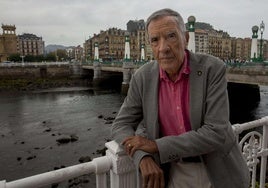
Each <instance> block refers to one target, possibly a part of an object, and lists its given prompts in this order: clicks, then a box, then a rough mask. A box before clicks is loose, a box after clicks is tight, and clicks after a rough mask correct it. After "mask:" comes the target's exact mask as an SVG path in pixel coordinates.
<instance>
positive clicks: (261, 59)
mask: <svg viewBox="0 0 268 188" xmlns="http://www.w3.org/2000/svg"><path fill="white" fill-rule="evenodd" d="M264 29H265V25H264V23H263V21H262V22H261V24H260V31H261V44H260V61H263V52H262V47H263V46H262V45H263V44H262V43H263V41H262V35H263V31H264Z"/></svg>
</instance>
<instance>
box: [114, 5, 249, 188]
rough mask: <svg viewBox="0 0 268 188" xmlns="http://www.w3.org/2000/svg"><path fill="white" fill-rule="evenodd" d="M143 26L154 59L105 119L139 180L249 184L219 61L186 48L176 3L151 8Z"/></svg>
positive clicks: (218, 186) (198, 185)
mask: <svg viewBox="0 0 268 188" xmlns="http://www.w3.org/2000/svg"><path fill="white" fill-rule="evenodd" d="M146 31H147V32H148V37H149V42H150V45H151V47H152V50H153V53H154V57H155V59H156V62H153V63H148V64H146V65H144V66H143V67H141V68H140V69H139V70H137V71H136V72H135V74H134V75H133V77H132V79H131V83H130V87H129V91H128V94H127V96H126V98H125V101H124V103H123V105H122V107H121V109H120V111H119V113H118V115H117V117H116V119H115V121H114V123H113V125H112V136H113V138H114V139H115V140H116V141H117V142H119V143H121V144H122V145H123V146H124V147H125V150H126V152H127V153H128V154H129V155H130V156H131V157H132V158H133V160H134V162H135V164H136V165H137V167H138V168H139V170H140V172H141V175H142V182H143V187H150V188H158V187H169V188H178V187H181V188H203V187H204V188H209V187H214V188H227V187H228V188H247V187H249V171H248V168H247V166H246V163H245V160H244V158H243V157H242V154H241V152H240V150H239V148H238V145H237V143H236V139H235V136H234V133H233V131H232V127H231V125H230V122H229V102H228V94H227V82H226V79H225V66H224V63H223V62H222V61H220V60H219V59H217V58H215V57H212V56H209V55H204V54H194V53H191V52H189V51H188V50H187V49H186V47H187V41H188V34H187V32H186V29H185V24H184V21H183V19H182V17H181V16H180V14H179V13H177V12H176V11H173V10H171V9H162V10H159V11H156V12H154V13H153V14H152V15H151V16H150V17H149V18H148V20H147V23H146ZM167 164H169V167H168V168H162V166H163V165H165V166H167ZM164 174H169V176H168V177H167V178H166V179H165V178H164Z"/></svg>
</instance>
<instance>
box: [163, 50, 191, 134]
mask: <svg viewBox="0 0 268 188" xmlns="http://www.w3.org/2000/svg"><path fill="white" fill-rule="evenodd" d="M188 55H189V53H188V52H187V51H186V52H185V56H184V57H185V58H184V62H183V65H182V66H183V67H182V68H181V70H180V72H179V74H178V77H177V79H176V80H175V82H173V81H171V80H170V79H169V78H168V76H167V74H166V72H165V71H164V70H162V69H161V68H160V71H159V73H160V81H159V91H158V92H159V99H158V100H159V101H158V102H159V103H158V105H159V106H158V107H159V108H158V109H159V111H158V115H159V122H160V131H161V134H162V135H161V136H169V135H180V134H183V133H185V132H187V131H189V130H191V125H190V116H189V109H190V108H189V74H190V67H189V57H188Z"/></svg>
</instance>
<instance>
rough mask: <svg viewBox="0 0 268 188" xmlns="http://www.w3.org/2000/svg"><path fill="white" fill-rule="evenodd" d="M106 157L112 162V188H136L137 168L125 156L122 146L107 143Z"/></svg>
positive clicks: (115, 143) (113, 142)
mask: <svg viewBox="0 0 268 188" xmlns="http://www.w3.org/2000/svg"><path fill="white" fill-rule="evenodd" d="M105 146H106V147H107V148H108V150H107V151H106V156H108V157H110V159H111V160H112V164H113V165H112V168H111V170H110V182H111V188H126V187H127V188H136V187H137V181H136V180H137V179H136V168H135V165H134V163H133V161H132V160H131V158H130V157H129V156H128V155H126V154H125V151H124V150H123V148H122V147H120V145H119V144H118V143H117V142H115V141H111V142H107V143H106V144H105Z"/></svg>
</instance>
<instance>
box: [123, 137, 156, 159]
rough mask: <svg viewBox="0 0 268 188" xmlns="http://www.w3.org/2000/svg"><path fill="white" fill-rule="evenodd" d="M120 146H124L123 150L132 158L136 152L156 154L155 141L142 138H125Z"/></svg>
mask: <svg viewBox="0 0 268 188" xmlns="http://www.w3.org/2000/svg"><path fill="white" fill-rule="evenodd" d="M122 144H123V145H124V146H125V150H126V152H127V154H128V155H130V156H133V154H134V153H135V151H136V150H143V151H145V152H148V153H151V154H153V153H156V152H158V147H157V145H156V143H155V141H153V140H149V139H147V138H145V137H142V136H130V137H127V138H126V139H125V140H124V141H123V142H122Z"/></svg>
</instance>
